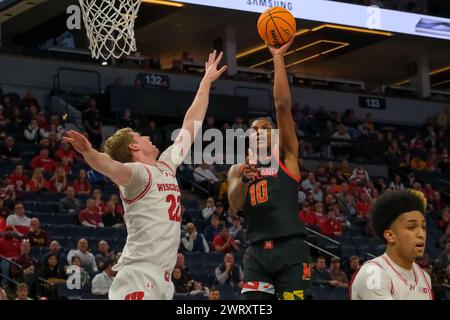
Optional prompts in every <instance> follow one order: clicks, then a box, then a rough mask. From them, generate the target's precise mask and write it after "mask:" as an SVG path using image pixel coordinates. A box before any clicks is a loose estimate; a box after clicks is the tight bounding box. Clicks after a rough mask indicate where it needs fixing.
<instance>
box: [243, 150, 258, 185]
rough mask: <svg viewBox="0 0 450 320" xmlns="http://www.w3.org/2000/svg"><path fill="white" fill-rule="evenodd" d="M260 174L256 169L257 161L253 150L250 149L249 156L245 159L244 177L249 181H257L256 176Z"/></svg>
mask: <svg viewBox="0 0 450 320" xmlns="http://www.w3.org/2000/svg"><path fill="white" fill-rule="evenodd" d="M257 173H258V169H257V168H256V160H255V157H254V154H253V151H252V149H250V148H249V149H248V156H247V158H246V159H245V163H244V170H243V172H242V175H243V176H244V177H245V178H247V179H248V180H251V181H253V180H255V179H256V175H257Z"/></svg>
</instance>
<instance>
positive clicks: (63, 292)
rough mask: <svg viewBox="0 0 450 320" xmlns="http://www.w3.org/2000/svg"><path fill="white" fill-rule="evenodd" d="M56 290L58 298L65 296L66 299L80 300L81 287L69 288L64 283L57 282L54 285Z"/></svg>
mask: <svg viewBox="0 0 450 320" xmlns="http://www.w3.org/2000/svg"><path fill="white" fill-rule="evenodd" d="M56 290H57V293H58V297H59V298H66V299H68V300H80V299H81V289H69V288H67V284H66V283H59V284H57V285H56Z"/></svg>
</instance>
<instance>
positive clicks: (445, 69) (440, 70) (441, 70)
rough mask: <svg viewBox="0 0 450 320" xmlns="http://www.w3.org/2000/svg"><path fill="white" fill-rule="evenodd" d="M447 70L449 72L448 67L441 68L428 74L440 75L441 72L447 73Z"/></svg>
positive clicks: (449, 67)
mask: <svg viewBox="0 0 450 320" xmlns="http://www.w3.org/2000/svg"><path fill="white" fill-rule="evenodd" d="M448 70H450V66H447V67H443V68H440V69H436V70H434V71H431V72H430V73H429V74H430V76H434V75H435V74H438V73H441V72H445V71H448Z"/></svg>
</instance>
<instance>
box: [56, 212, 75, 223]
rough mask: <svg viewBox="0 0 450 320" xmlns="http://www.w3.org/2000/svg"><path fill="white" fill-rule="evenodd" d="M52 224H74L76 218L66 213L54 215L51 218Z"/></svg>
mask: <svg viewBox="0 0 450 320" xmlns="http://www.w3.org/2000/svg"><path fill="white" fill-rule="evenodd" d="M53 221H54V222H53V223H54V224H58V225H62V224H75V223H76V222H77V220H76V217H74V216H70V215H68V214H67V213H56V214H54V216H53Z"/></svg>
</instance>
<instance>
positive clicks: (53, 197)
mask: <svg viewBox="0 0 450 320" xmlns="http://www.w3.org/2000/svg"><path fill="white" fill-rule="evenodd" d="M65 196H66V195H65V193H64V192H42V194H41V201H42V202H59V200H61V199H62V198H64V197H65Z"/></svg>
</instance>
